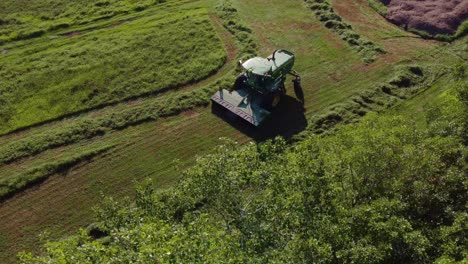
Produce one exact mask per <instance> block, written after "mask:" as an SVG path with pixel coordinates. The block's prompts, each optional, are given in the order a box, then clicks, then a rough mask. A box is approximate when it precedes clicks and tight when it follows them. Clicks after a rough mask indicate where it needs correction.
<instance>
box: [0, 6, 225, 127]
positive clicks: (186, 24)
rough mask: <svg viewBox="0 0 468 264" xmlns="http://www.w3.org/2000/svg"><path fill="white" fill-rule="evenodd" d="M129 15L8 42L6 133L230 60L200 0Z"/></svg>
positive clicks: (195, 76)
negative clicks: (134, 16)
mask: <svg viewBox="0 0 468 264" xmlns="http://www.w3.org/2000/svg"><path fill="white" fill-rule="evenodd" d="M155 8H156V7H155ZM139 15H141V14H139ZM129 20H131V19H129ZM129 20H124V22H125V23H124V22H119V21H117V22H114V23H113V24H110V25H105V26H103V27H102V28H101V27H98V28H93V29H89V30H86V28H85V29H83V30H82V31H73V32H71V33H67V34H65V35H62V36H60V35H59V36H54V37H52V36H49V37H45V38H41V39H37V40H31V41H23V42H20V43H15V44H12V45H8V46H7V49H8V50H9V52H8V53H7V54H5V55H3V56H2V60H1V61H0V75H2V76H3V78H2V79H1V80H0V87H1V88H0V93H1V94H2V99H1V100H2V101H1V109H0V113H1V115H0V120H1V121H2V122H1V124H2V125H1V127H0V133H2V132H3V133H5V132H9V131H11V130H14V129H17V128H21V127H27V126H29V125H33V124H36V123H40V122H44V121H46V120H50V119H54V118H57V117H61V116H64V115H67V114H71V113H74V112H77V111H82V110H86V109H89V108H93V107H97V106H102V105H105V104H109V103H115V102H118V101H121V100H124V99H128V98H132V97H136V96H141V95H143V94H148V93H152V92H158V91H163V90H168V89H174V88H178V87H180V86H182V85H184V84H188V83H193V82H195V81H198V80H200V79H203V78H205V77H207V76H209V75H211V74H212V73H214V72H215V71H216V70H217V69H219V68H220V67H221V66H222V65H223V64H224V62H225V60H226V54H225V52H224V50H223V48H222V44H221V42H220V39H219V37H218V36H217V35H216V34H215V33H214V31H213V26H212V24H211V23H210V20H209V17H208V16H207V10H206V9H204V8H202V7H201V6H199V5H198V6H197V5H190V6H187V7H180V6H175V7H172V6H167V7H166V6H164V5H162V4H161V5H160V6H158V7H157V12H148V14H147V15H145V16H143V17H141V18H138V19H135V20H133V21H129ZM175 31H177V32H178V34H173V32H175ZM187 39H190V41H187ZM181 54H183V55H181ZM129 77H131V78H129Z"/></svg>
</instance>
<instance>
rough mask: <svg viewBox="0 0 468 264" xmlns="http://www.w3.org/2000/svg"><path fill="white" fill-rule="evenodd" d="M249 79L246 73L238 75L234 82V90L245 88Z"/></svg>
mask: <svg viewBox="0 0 468 264" xmlns="http://www.w3.org/2000/svg"><path fill="white" fill-rule="evenodd" d="M246 81H247V76H245V74H243V73H241V74H240V75H239V76H237V78H236V81H235V82H234V87H233V89H234V90H240V89H242V88H244V86H245V82H246Z"/></svg>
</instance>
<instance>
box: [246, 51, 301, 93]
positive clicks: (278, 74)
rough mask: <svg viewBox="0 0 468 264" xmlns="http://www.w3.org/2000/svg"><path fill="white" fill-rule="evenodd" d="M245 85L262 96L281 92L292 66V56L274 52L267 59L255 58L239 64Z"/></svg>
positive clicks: (284, 52) (282, 52)
mask: <svg viewBox="0 0 468 264" xmlns="http://www.w3.org/2000/svg"><path fill="white" fill-rule="evenodd" d="M241 65H242V68H244V74H243V75H244V76H245V77H244V79H245V82H246V85H247V86H249V87H250V88H251V89H254V90H256V91H257V92H260V93H262V94H265V93H276V92H281V90H282V89H284V81H285V79H286V75H287V74H288V73H290V72H291V70H292V67H293V66H294V54H292V53H290V52H288V51H285V50H276V51H275V52H273V54H272V55H271V56H269V57H268V58H261V57H255V58H252V59H249V60H247V61H245V62H241Z"/></svg>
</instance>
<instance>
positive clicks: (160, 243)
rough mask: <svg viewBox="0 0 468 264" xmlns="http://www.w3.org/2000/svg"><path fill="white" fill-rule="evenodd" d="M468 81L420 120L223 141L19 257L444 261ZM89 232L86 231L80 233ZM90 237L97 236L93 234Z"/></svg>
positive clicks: (367, 121)
mask: <svg viewBox="0 0 468 264" xmlns="http://www.w3.org/2000/svg"><path fill="white" fill-rule="evenodd" d="M467 113H468V87H467V86H466V84H465V85H460V87H459V89H458V92H457V95H452V94H448V95H445V97H444V99H443V103H441V104H440V105H438V106H433V107H432V108H431V110H430V111H429V114H428V115H427V126H425V127H421V126H418V125H417V124H415V123H414V122H413V121H412V120H411V118H408V117H402V116H394V115H392V116H388V115H387V116H384V115H374V114H371V115H369V116H368V117H366V118H364V119H363V121H362V122H360V123H359V124H355V125H347V126H344V127H342V128H341V129H340V130H338V131H337V132H336V134H334V135H328V136H312V137H310V138H309V139H307V140H305V141H304V142H301V143H299V144H297V145H296V146H293V147H290V146H288V145H287V144H286V143H285V142H284V141H283V140H282V139H276V140H275V141H274V142H269V143H265V144H261V145H255V144H250V145H247V146H245V147H239V146H237V144H236V143H233V142H229V141H227V142H226V143H225V144H224V145H222V146H220V147H218V148H217V149H216V150H215V152H214V153H213V154H211V155H208V156H205V157H202V158H199V159H198V161H197V163H196V165H195V166H194V167H192V168H190V169H189V170H188V171H186V172H185V173H184V176H185V177H184V179H183V180H182V181H181V182H180V183H179V184H178V185H177V186H176V187H175V188H174V189H172V190H170V191H166V192H158V193H156V192H155V191H154V189H153V187H152V184H151V183H146V184H143V185H141V186H140V187H138V189H137V196H136V203H135V204H134V206H130V207H129V206H128V202H123V203H118V202H115V201H113V200H112V199H108V200H107V201H106V203H105V205H104V206H103V207H102V208H101V209H99V210H98V211H97V213H98V219H99V222H98V224H97V225H96V226H95V227H94V228H93V229H92V230H91V231H90V232H88V233H87V232H85V231H83V232H81V234H80V235H77V236H74V237H71V238H69V239H67V240H64V241H60V242H50V243H47V244H46V246H45V251H44V254H43V256H42V257H38V258H36V257H33V256H32V255H30V254H22V255H21V260H22V261H23V262H25V263H153V262H155V261H157V262H162V263H166V262H170V263H196V262H204V263H224V262H227V263H258V262H272V263H285V262H286V263H427V262H434V261H435V262H437V263H455V262H463V261H466V260H467V259H468V251H467V242H466V235H467V230H468V227H467V223H468V214H467V212H466V206H467V198H468V197H467V193H468V192H467V183H468V182H467V178H466V169H467V160H466V154H467V143H468V140H467V137H466V135H467V134H468V133H467V132H468V131H467V128H468V126H467V121H468V118H467V116H466V115H467ZM90 235H91V236H90ZM97 238H98V239H97Z"/></svg>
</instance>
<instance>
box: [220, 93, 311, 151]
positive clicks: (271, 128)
mask: <svg viewBox="0 0 468 264" xmlns="http://www.w3.org/2000/svg"><path fill="white" fill-rule="evenodd" d="M304 111H305V110H304V105H303V103H302V102H301V101H299V100H297V99H296V98H294V97H291V96H288V95H286V96H284V97H283V98H282V99H281V101H280V103H279V104H278V106H277V107H276V108H275V110H274V111H273V112H272V113H271V115H270V116H269V117H268V118H267V119H266V120H265V121H264V122H263V123H262V125H261V126H259V127H255V126H253V125H252V124H250V123H248V122H247V121H245V120H243V119H242V118H240V117H238V116H236V115H235V114H233V113H231V112H230V111H228V110H226V109H224V108H223V107H221V106H219V105H218V104H212V113H213V114H215V115H217V116H218V117H219V118H221V119H223V120H224V121H225V122H226V123H228V124H230V125H231V126H232V127H234V128H236V129H237V130H238V131H240V132H242V133H244V134H245V135H247V136H248V137H250V138H252V139H253V140H255V141H256V142H262V141H265V140H268V139H272V138H275V137H277V136H281V137H283V138H284V139H286V140H289V139H291V138H292V137H293V136H294V135H296V134H298V133H300V132H301V131H303V130H304V129H305V128H306V127H307V119H306V117H305V115H304Z"/></svg>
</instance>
